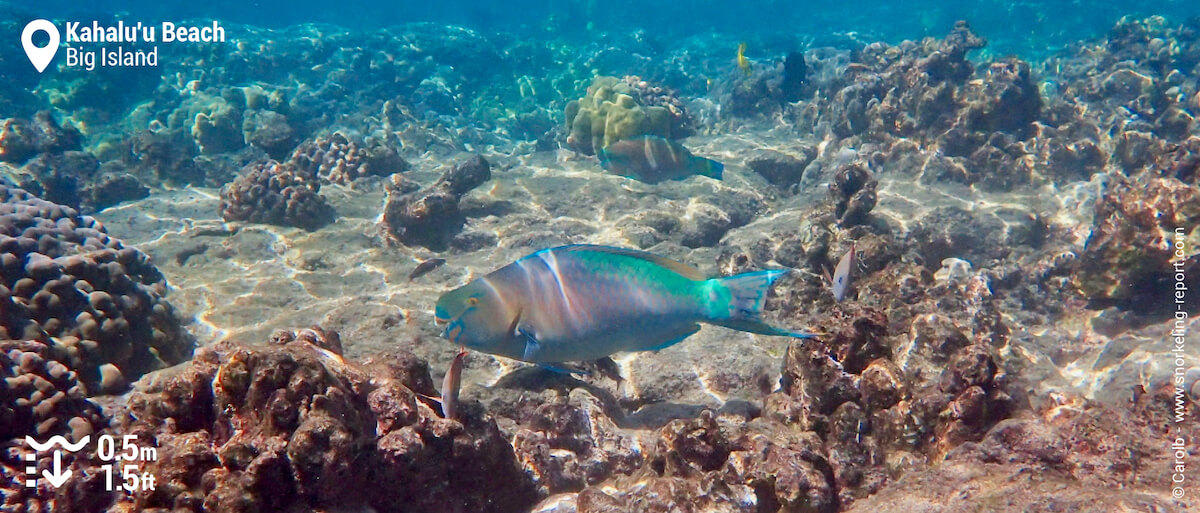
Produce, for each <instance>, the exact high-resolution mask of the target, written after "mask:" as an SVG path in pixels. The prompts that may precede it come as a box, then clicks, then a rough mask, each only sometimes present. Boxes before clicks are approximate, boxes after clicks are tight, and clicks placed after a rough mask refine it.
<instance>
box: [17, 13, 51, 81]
mask: <svg viewBox="0 0 1200 513" xmlns="http://www.w3.org/2000/svg"><path fill="white" fill-rule="evenodd" d="M39 30H40V31H42V32H45V33H46V35H48V36H50V43H49V44H47V45H46V46H43V47H41V48H38V47H36V46H34V45H33V34H34V33H35V32H37V31H39ZM21 46H23V47H25V55H26V56H27V57H29V62H32V63H33V67H35V68H37V70H38V73H41V72H42V71H45V70H46V66H49V65H50V61H52V60H54V54H56V53H58V27H55V26H54V24H53V23H50V22H49V21H46V20H33V21H31V22H29V24H28V25H25V30H23V31H21Z"/></svg>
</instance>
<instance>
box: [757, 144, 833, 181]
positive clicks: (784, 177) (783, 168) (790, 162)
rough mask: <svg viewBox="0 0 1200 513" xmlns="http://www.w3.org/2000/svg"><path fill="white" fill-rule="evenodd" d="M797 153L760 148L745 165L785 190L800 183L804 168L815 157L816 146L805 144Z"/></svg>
mask: <svg viewBox="0 0 1200 513" xmlns="http://www.w3.org/2000/svg"><path fill="white" fill-rule="evenodd" d="M797 153H798V154H799V156H798V157H797V156H793V155H786V154H783V153H779V152H777V151H773V150H761V151H758V152H757V153H756V154H755V155H754V156H753V157H750V159H749V160H747V161H746V165H747V166H749V167H750V169H751V170H753V171H754V172H755V173H758V174H760V175H762V176H763V178H766V179H767V181H768V182H771V184H772V185H776V186H778V187H781V188H783V189H785V190H786V189H789V188H790V187H792V186H795V185H798V184H800V181H801V179H802V178H803V177H804V168H806V167H808V164H809V163H811V162H812V161H813V160H814V159H816V158H817V151H816V148H812V147H807V146H806V147H804V148H803V149H802V150H801V151H798V152H797Z"/></svg>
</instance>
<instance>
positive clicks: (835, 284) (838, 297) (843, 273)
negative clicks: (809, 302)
mask: <svg viewBox="0 0 1200 513" xmlns="http://www.w3.org/2000/svg"><path fill="white" fill-rule="evenodd" d="M854 252H855V243H853V242H851V243H850V251H847V252H846V254H845V255H842V259H841V260H838V265H837V268H835V269H834V270H833V276H832V277H831V278H829V282H830V286H831V288H832V290H833V299H834V300H835V301H837V302H839V303H840V302H841V301H842V300H843V299H846V294H847V293H848V292H850V275H851V273H853V272H854V268H855V267H857V265H858V258H857V257H856V256H855V253H854Z"/></svg>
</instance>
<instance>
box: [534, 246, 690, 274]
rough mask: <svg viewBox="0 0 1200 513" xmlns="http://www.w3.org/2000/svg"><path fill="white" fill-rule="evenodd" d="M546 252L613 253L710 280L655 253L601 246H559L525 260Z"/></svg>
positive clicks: (683, 265) (685, 265) (688, 267)
mask: <svg viewBox="0 0 1200 513" xmlns="http://www.w3.org/2000/svg"><path fill="white" fill-rule="evenodd" d="M546 251H553V252H556V253H569V252H576V251H579V252H585V251H590V252H595V253H611V254H614V255H624V256H628V257H633V258H639V259H642V260H646V261H649V262H654V263H655V264H658V265H661V266H663V267H666V268H667V269H670V270H672V271H675V272H677V273H679V274H681V275H683V276H684V277H686V278H688V279H690V280H707V279H708V276H705V275H704V273H702V272H700V270H699V269H696V268H695V267H692V266H690V265H687V264H685V263H683V262H678V261H675V260H671V259H670V258H666V257H661V256H658V255H655V254H653V253H647V252H645V251H638V250H636V249H627V248H618V247H614V246H599V245H595V244H571V245H567V246H559V247H556V248H549V249H543V250H541V251H538V252H537V253H534V254H532V255H529V256H527V257H525V258H532V257H535V256H537V255H538V254H540V253H542V252H546ZM522 260H524V259H522Z"/></svg>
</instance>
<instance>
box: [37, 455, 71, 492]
mask: <svg viewBox="0 0 1200 513" xmlns="http://www.w3.org/2000/svg"><path fill="white" fill-rule="evenodd" d="M42 477H45V478H46V480H47V481H49V482H50V486H53V487H54V488H58V487H60V486H62V485H63V483H65V482H67V479H68V478H70V477H71V469H69V468H68V469H64V468H62V453H61V452H59V451H54V473H50V471H49V470H43V471H42Z"/></svg>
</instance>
